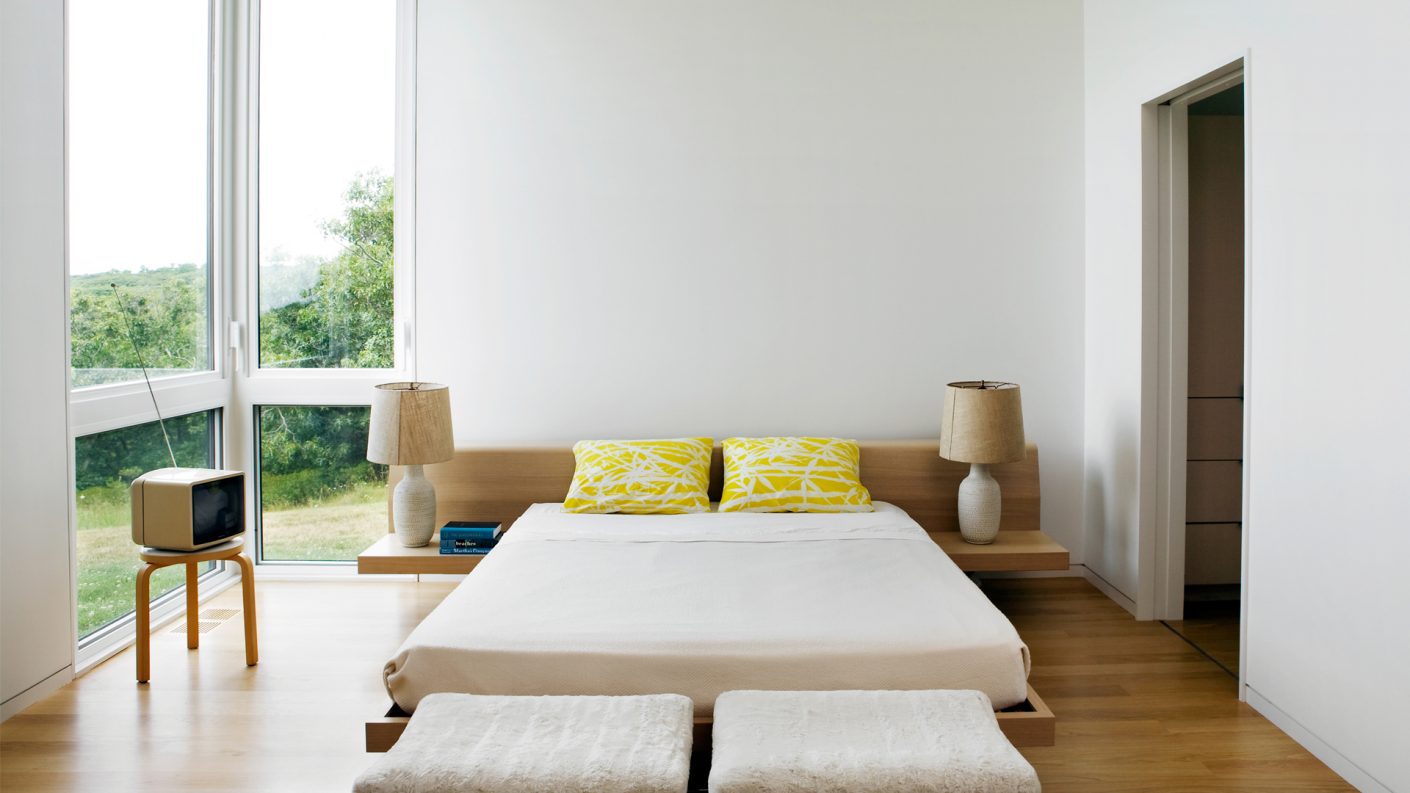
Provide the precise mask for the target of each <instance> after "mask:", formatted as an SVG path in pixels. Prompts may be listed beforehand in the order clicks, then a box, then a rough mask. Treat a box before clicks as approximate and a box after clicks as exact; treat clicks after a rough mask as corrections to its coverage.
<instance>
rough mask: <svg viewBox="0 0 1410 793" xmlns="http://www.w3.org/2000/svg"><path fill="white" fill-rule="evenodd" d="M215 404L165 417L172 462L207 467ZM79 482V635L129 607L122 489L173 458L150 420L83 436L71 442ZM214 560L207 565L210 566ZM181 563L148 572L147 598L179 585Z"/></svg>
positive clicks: (133, 557) (130, 567)
mask: <svg viewBox="0 0 1410 793" xmlns="http://www.w3.org/2000/svg"><path fill="white" fill-rule="evenodd" d="M216 414H217V411H214V410H208V411H206V412H204V413H191V414H189V415H186V416H177V417H176V418H169V419H167V420H166V431H167V434H168V435H170V436H171V449H172V451H173V452H174V453H175V454H176V462H177V464H178V465H181V466H186V467H191V468H213V467H215V465H216V459H215V449H216V444H215V432H216ZM74 447H75V448H74V466H75V467H74V477H75V484H76V486H77V488H78V493H77V504H78V636H79V638H80V639H82V638H83V637H85V636H87V635H89V634H90V633H93V632H94V631H96V630H98V629H99V628H101V627H103V626H104V625H107V624H108V623H110V622H112V621H114V620H116V619H118V618H120V617H123V616H126V615H127V614H130V613H132V606H133V594H134V592H135V587H136V583H137V570H138V568H140V567H141V566H142V562H141V560H139V559H138V558H137V546H135V545H133V544H132V520H131V510H130V502H129V500H128V493H127V488H128V485H130V484H132V480H133V479H136V478H137V477H138V476H140V475H142V474H144V473H146V472H147V471H150V470H152V469H154V468H166V467H169V466H170V465H171V460H170V458H168V457H167V453H166V444H165V443H164V442H163V441H162V431H161V428H160V427H158V426H157V423H156V422H155V421H153V422H149V423H147V424H138V425H136V426H133V427H124V428H122V429H119V430H111V431H108V432H98V433H94V434H93V435H84V436H82V437H80V438H77V439H75V441H74ZM213 567H214V563H211V564H208V565H206V569H207V570H209V569H212V568H213ZM184 571H185V568H184V567H182V566H180V565H174V566H172V567H164V568H162V569H160V570H158V571H157V572H156V573H155V574H153V575H152V599H153V600H156V599H157V598H159V597H161V596H162V595H165V594H166V593H168V592H170V591H172V590H173V589H176V588H177V587H179V586H181V585H182V583H184V581H185V572H184Z"/></svg>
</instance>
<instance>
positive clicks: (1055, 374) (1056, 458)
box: [417, 0, 1083, 561]
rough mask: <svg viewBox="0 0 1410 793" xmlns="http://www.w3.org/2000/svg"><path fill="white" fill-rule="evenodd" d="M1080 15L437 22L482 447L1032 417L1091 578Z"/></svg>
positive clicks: (470, 395) (426, 9) (466, 367)
mask: <svg viewBox="0 0 1410 793" xmlns="http://www.w3.org/2000/svg"><path fill="white" fill-rule="evenodd" d="M1081 46H1082V41H1081V10H1080V7H1079V6H1078V4H1077V3H1076V2H1038V1H1036V0H1035V1H1034V2H1000V3H973V2H932V1H931V0H915V1H914V2H911V1H893V2H886V3H876V2H862V0H856V1H855V2H843V3H828V4H818V3H814V2H810V1H809V0H779V1H775V2H768V3H757V2H753V1H752V0H734V1H732V2H723V3H697V2H688V3H687V2H659V1H658V0H608V1H604V2H595V3H562V2H548V1H546V0H479V1H478V2H460V1H459V0H454V1H453V0H421V2H420V21H419V25H418V41H417V47H418V57H419V68H418V73H417V80H418V82H417V100H418V108H419V110H418V118H419V129H418V133H417V155H418V159H419V163H418V170H417V178H418V180H419V189H418V192H417V201H418V211H419V216H418V226H417V234H418V239H417V249H418V255H417V283H418V287H417V311H418V323H419V331H420V339H419V342H418V344H419V348H418V376H419V377H421V378H424V379H431V380H440V381H444V382H447V383H449V384H450V385H451V386H452V389H453V401H454V405H455V423H456V435H457V437H458V440H459V441H460V442H462V443H490V442H524V441H550V440H552V441H558V440H572V439H575V438H582V437H594V436H597V437H602V436H609V437H611V436H614V437H623V436H626V437H643V436H648V437H649V436H661V435H679V434H686V433H690V434H696V433H708V434H712V435H714V436H715V437H725V436H727V435H730V434H775V433H776V434H803V433H811V434H835V435H844V436H852V437H860V438H887V437H926V436H938V434H939V413H940V403H941V400H942V394H943V386H944V384H945V383H946V382H947V381H950V380H956V379H963V378H977V377H981V376H982V377H988V378H1006V379H1011V380H1014V381H1017V382H1019V383H1021V384H1022V385H1023V389H1024V407H1025V418H1026V421H1027V427H1028V433H1029V437H1030V438H1031V439H1033V440H1034V441H1036V442H1037V443H1038V444H1040V446H1041V447H1042V453H1043V483H1042V484H1043V489H1044V492H1043V496H1044V505H1043V518H1044V526H1045V528H1047V529H1048V530H1049V531H1050V532H1051V533H1052V534H1053V535H1054V536H1056V537H1057V538H1058V539H1059V540H1060V541H1062V542H1064V543H1066V544H1067V545H1068V546H1069V547H1070V548H1071V549H1072V550H1073V552H1074V554H1073V558H1074V561H1078V560H1080V559H1081V532H1080V524H1081V518H1080V510H1081V489H1080V480H1081V473H1080V465H1081V461H1082V429H1081V423H1082V382H1083V381H1082V261H1081V254H1082V220H1081V218H1082V183H1081V179H1082V163H1081V159H1082V142H1081V141H1082V92H1081V88H1082V76H1081V69H1082V63H1081V60H1082V57H1081Z"/></svg>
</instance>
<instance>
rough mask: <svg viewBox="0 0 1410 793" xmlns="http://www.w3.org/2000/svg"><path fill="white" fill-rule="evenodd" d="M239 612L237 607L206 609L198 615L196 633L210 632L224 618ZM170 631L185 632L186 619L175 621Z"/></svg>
mask: <svg viewBox="0 0 1410 793" xmlns="http://www.w3.org/2000/svg"><path fill="white" fill-rule="evenodd" d="M239 613H240V610H239V609H206V610H205V611H202V612H201V613H200V615H199V619H198V621H197V627H196V631H197V632H198V633H210V632H211V631H213V630H215V629H216V628H219V627H220V626H221V625H222V624H223V623H224V622H225V621H226V620H228V619H230V618H231V617H233V616H235V615H237V614H239ZM171 632H172V633H185V632H186V621H185V620H181V621H180V622H177V623H176V625H175V626H173V627H172V629H171Z"/></svg>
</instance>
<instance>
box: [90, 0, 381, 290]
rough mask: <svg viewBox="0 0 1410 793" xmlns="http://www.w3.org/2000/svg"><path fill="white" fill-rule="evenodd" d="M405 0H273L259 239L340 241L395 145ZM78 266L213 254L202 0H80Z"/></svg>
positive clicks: (274, 244) (266, 2) (264, 35)
mask: <svg viewBox="0 0 1410 793" xmlns="http://www.w3.org/2000/svg"><path fill="white" fill-rule="evenodd" d="M395 9H396V2H395V0H263V2H262V9H261V32H260V33H261V36H260V37H261V41H260V47H261V53H260V55H261V58H260V66H261V85H260V124H261V129H260V181H261V218H260V247H261V250H262V252H263V253H264V254H268V253H269V252H271V251H273V250H274V249H275V248H281V249H283V251H284V252H285V253H287V254H288V255H290V256H292V257H298V256H303V255H309V254H313V255H319V256H328V255H331V254H332V253H335V252H336V251H337V245H336V243H333V242H331V241H329V240H327V239H326V238H325V237H324V236H323V234H322V232H321V230H320V229H319V224H320V223H321V222H322V221H324V220H327V219H330V218H333V217H336V216H337V215H338V214H339V212H340V210H341V208H342V203H343V199H342V196H343V192H344V191H345V190H346V188H347V185H348V183H349V182H350V181H351V180H352V179H353V178H354V177H355V176H356V175H357V174H358V173H361V172H365V171H368V170H373V169H377V170H380V171H381V172H382V173H384V174H388V175H390V174H391V172H392V163H393V156H394V144H393V140H394V131H395V118H394V110H395V109H394V101H395V99H394V97H395V93H394V92H395V84H396V60H395V57H396V56H395V52H396V33H395V31H396V11H395ZM68 17H69V23H68V24H69V52H68V59H69V175H68V177H69V268H70V271H71V272H73V273H75V274H81V273H93V272H102V271H105V270H110V269H121V270H136V269H139V268H141V267H144V266H146V267H163V266H166V265H169V264H178V263H184V262H203V261H205V247H206V241H205V240H206V223H205V213H206V122H207V119H206V81H207V63H208V58H207V34H206V28H207V17H206V8H205V4H204V3H200V2H194V0H126V1H125V2H113V0H70V2H69V15H68Z"/></svg>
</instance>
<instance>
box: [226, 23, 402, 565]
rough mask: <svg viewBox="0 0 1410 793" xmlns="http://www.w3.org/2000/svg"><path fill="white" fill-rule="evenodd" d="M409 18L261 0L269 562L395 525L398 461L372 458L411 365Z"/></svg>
mask: <svg viewBox="0 0 1410 793" xmlns="http://www.w3.org/2000/svg"><path fill="white" fill-rule="evenodd" d="M396 23H397V3H396V0H262V2H261V3H260V6H259V14H258V46H257V52H258V62H259V69H258V73H259V83H258V97H259V116H258V125H257V127H256V129H255V133H256V138H257V152H258V180H257V181H258V190H257V193H256V197H257V209H256V212H255V216H256V217H257V223H258V225H257V227H256V229H255V236H256V238H257V241H258V242H257V244H258V252H259V258H258V267H257V269H256V272H255V276H256V279H255V281H256V283H255V288H254V290H253V292H254V294H255V295H256V296H257V299H256V300H255V301H254V302H255V305H254V306H253V307H252V308H253V309H254V312H253V313H254V317H253V322H254V323H255V324H256V325H257V326H258V331H257V333H256V334H254V336H255V341H256V344H255V347H256V350H255V355H254V356H253V357H254V361H252V364H253V366H252V368H253V370H254V374H252V376H251V378H250V382H251V384H252V386H253V388H252V389H251V394H252V397H251V399H250V400H249V401H250V406H251V408H252V410H253V413H254V416H253V424H254V437H255V439H256V440H257V441H258V443H257V448H256V452H255V454H254V455H253V462H254V464H255V465H256V466H257V467H258V470H259V477H258V486H259V502H258V504H257V508H258V515H259V525H260V535H259V537H260V555H261V559H262V560H264V561H281V562H283V561H300V562H309V561H330V562H337V561H351V560H353V559H354V558H355V557H356V555H357V552H358V551H360V550H362V549H363V548H364V547H366V546H367V545H369V544H370V543H371V542H372V541H373V540H375V539H376V538H377V536H378V535H379V534H382V533H385V532H386V506H385V504H386V475H387V474H386V468H385V467H384V466H374V465H372V464H370V463H368V462H367V460H366V447H367V420H368V408H367V407H366V404H367V402H368V400H369V399H370V392H371V386H372V385H373V384H374V383H377V382H381V381H384V380H386V379H388V378H389V377H390V373H391V372H392V371H393V370H396V369H398V368H399V367H404V366H405V365H406V363H405V360H404V358H405V350H404V348H403V345H401V344H399V342H401V341H402V340H403V335H402V334H403V332H404V329H399V327H398V322H397V319H398V316H397V315H398V301H397V288H396V284H397V281H398V278H397V275H398V272H397V270H398V267H397V266H396V265H395V264H394V261H393V259H394V255H393V254H394V250H395V233H394V230H395V228H394V227H395V212H394V206H395V198H394V195H393V185H394V180H393V176H394V170H395V164H396V118H397V116H396V111H397V90H396V88H397V24H396ZM316 393H321V394H323V396H318V395H315V394H316ZM330 397H331V398H330Z"/></svg>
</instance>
